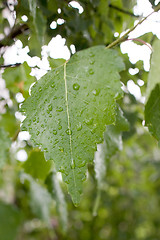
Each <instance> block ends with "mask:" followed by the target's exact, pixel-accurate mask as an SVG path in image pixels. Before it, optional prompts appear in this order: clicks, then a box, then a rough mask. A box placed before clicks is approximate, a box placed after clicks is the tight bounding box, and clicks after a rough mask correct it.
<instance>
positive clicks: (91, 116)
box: [21, 46, 124, 205]
mask: <svg viewBox="0 0 160 240" xmlns="http://www.w3.org/2000/svg"><path fill="white" fill-rule="evenodd" d="M122 69H124V64H123V62H122V60H121V58H120V57H118V55H117V52H116V51H114V50H110V49H109V50H106V49H105V47H103V46H96V47H92V48H89V49H87V50H83V51H80V52H78V53H76V54H75V55H73V57H72V58H71V60H70V61H69V62H68V63H65V64H64V65H63V66H61V67H58V68H56V69H54V70H52V71H50V72H49V73H47V74H46V75H45V76H44V77H42V78H41V79H40V80H39V81H38V82H37V83H36V84H35V85H34V86H33V87H32V94H31V97H30V98H28V99H27V101H26V102H25V103H24V104H23V107H22V109H21V111H23V112H25V115H26V119H25V120H24V122H23V127H22V130H28V131H29V132H30V134H31V139H32V142H33V144H34V146H40V147H41V149H42V150H43V151H44V155H45V158H46V159H48V160H49V159H52V160H54V162H55V167H56V170H57V171H60V172H62V176H63V180H64V181H65V182H66V183H67V185H68V191H69V193H70V194H71V196H72V199H73V202H74V204H75V205H77V204H78V203H79V201H80V194H81V192H82V181H84V180H85V173H86V167H87V166H86V165H87V163H89V162H91V161H93V158H94V151H95V150H96V144H97V143H101V142H102V141H103V132H104V131H105V126H106V125H107V124H112V123H113V122H114V121H115V107H116V105H115V101H116V99H118V98H120V97H122V90H121V84H120V81H119V79H120V76H119V74H118V72H119V71H121V70H122Z"/></svg>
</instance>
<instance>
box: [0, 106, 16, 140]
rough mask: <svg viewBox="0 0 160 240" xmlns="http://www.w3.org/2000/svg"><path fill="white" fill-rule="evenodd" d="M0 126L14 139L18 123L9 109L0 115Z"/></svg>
mask: <svg viewBox="0 0 160 240" xmlns="http://www.w3.org/2000/svg"><path fill="white" fill-rule="evenodd" d="M0 126H1V127H3V128H4V130H5V131H6V132H8V134H9V136H10V137H14V135H15V134H16V132H17V130H18V129H19V128H20V127H19V122H18V120H17V119H16V117H15V115H14V112H13V111H12V110H11V111H10V109H8V111H7V112H6V113H4V114H0Z"/></svg>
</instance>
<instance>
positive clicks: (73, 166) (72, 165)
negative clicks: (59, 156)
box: [71, 160, 75, 169]
mask: <svg viewBox="0 0 160 240" xmlns="http://www.w3.org/2000/svg"><path fill="white" fill-rule="evenodd" d="M71 169H75V162H74V161H73V160H72V163H71Z"/></svg>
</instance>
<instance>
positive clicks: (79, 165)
mask: <svg viewBox="0 0 160 240" xmlns="http://www.w3.org/2000/svg"><path fill="white" fill-rule="evenodd" d="M85 165H86V162H85V161H82V162H81V163H80V164H78V167H79V168H81V167H84V166H85Z"/></svg>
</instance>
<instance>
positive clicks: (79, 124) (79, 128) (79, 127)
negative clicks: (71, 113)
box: [77, 122, 82, 131]
mask: <svg viewBox="0 0 160 240" xmlns="http://www.w3.org/2000/svg"><path fill="white" fill-rule="evenodd" d="M81 129H82V124H81V122H79V123H78V124H77V131H80V130H81Z"/></svg>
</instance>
